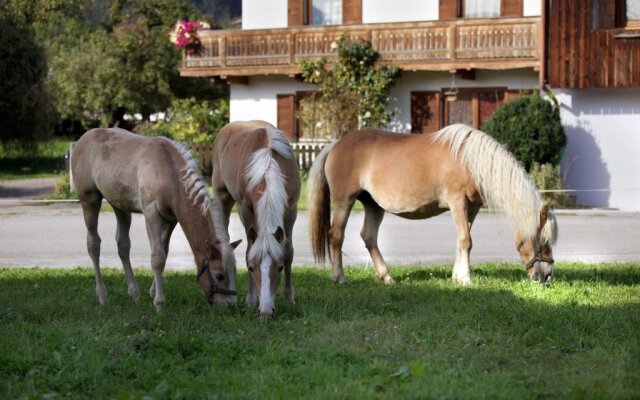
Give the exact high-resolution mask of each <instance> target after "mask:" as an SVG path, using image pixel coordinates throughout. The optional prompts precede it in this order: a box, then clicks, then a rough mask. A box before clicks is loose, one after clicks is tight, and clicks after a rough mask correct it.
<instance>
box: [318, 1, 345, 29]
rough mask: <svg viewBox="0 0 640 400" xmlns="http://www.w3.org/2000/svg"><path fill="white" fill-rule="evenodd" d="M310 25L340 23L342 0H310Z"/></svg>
mask: <svg viewBox="0 0 640 400" xmlns="http://www.w3.org/2000/svg"><path fill="white" fill-rule="evenodd" d="M312 5H313V10H312V12H311V15H312V18H311V23H312V25H340V24H342V0H312Z"/></svg>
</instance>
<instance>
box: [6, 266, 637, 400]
mask: <svg viewBox="0 0 640 400" xmlns="http://www.w3.org/2000/svg"><path fill="white" fill-rule="evenodd" d="M558 271H559V272H558V274H557V279H556V281H555V282H554V283H553V284H552V285H551V286H549V287H543V286H540V285H537V284H534V283H532V282H530V281H528V280H527V279H525V277H524V273H523V272H522V271H521V270H520V268H519V267H518V266H515V265H505V264H499V265H495V264H480V265H478V266H476V267H475V268H474V271H473V277H474V279H475V286H473V287H471V288H462V287H458V286H456V285H454V284H453V283H452V282H451V280H450V273H451V267H450V266H447V267H435V268H425V267H410V268H395V269H392V274H393V275H394V276H395V278H396V284H395V285H392V286H385V285H382V284H380V283H378V282H376V281H374V280H373V277H372V276H373V271H372V269H366V268H350V269H347V276H348V277H349V282H348V283H346V284H344V285H340V286H335V285H334V284H332V283H331V282H330V278H329V277H330V271H329V270H328V269H317V268H298V269H296V270H295V271H294V286H295V288H296V293H297V303H296V304H294V305H290V304H285V303H284V301H283V299H282V295H280V296H279V298H278V305H277V307H278V316H277V317H276V318H275V319H273V320H271V319H261V318H259V317H258V316H257V312H256V310H255V309H253V308H248V307H246V306H245V305H243V304H240V305H238V306H234V307H229V308H227V309H220V308H217V307H215V306H209V305H206V304H205V303H204V301H203V299H202V297H201V295H200V294H199V293H198V289H197V288H196V284H195V280H194V276H193V273H182V272H180V273H179V272H167V273H166V274H165V282H166V291H167V300H168V305H167V309H166V311H165V312H164V313H161V314H157V313H156V312H155V311H154V308H153V306H152V304H151V300H150V299H149V298H148V297H146V296H145V297H144V298H143V300H142V301H141V302H140V303H139V304H133V303H132V302H131V301H130V300H129V298H128V297H127V295H126V285H125V280H124V276H123V273H122V272H121V271H120V270H115V269H106V270H105V273H104V275H105V281H106V285H107V288H108V289H109V295H110V298H109V303H108V305H107V306H106V307H100V306H99V305H98V304H97V301H96V299H95V294H94V280H93V273H92V271H91V270H90V269H86V268H83V269H76V270H40V269H0V305H2V307H0V338H1V339H2V340H1V342H0V397H4V398H17V397H21V396H24V397H30V398H92V397H93V398H122V399H130V398H137V399H140V398H156V399H160V398H285V397H286V398H301V397H304V398H321V399H325V398H416V399H417V398H522V399H534V398H638V397H639V396H640V329H638V327H640V266H638V265H618V264H601V265H584V264H560V265H559V266H558ZM136 273H137V276H138V281H139V283H140V285H141V288H145V289H146V288H148V286H149V285H150V283H151V275H150V273H149V271H148V270H138V271H136ZM238 280H239V284H238V286H239V289H240V292H241V293H243V292H244V291H246V287H247V274H246V271H245V270H241V271H240V272H239V276H238ZM241 300H243V299H241Z"/></svg>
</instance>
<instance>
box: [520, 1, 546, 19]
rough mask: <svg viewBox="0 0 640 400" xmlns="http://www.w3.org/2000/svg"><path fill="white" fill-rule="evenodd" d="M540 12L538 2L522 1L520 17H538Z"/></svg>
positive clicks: (540, 5)
mask: <svg viewBox="0 0 640 400" xmlns="http://www.w3.org/2000/svg"><path fill="white" fill-rule="evenodd" d="M541 10H542V2H541V1H540V0H524V1H523V2H522V15H523V16H525V17H539V16H540V14H541Z"/></svg>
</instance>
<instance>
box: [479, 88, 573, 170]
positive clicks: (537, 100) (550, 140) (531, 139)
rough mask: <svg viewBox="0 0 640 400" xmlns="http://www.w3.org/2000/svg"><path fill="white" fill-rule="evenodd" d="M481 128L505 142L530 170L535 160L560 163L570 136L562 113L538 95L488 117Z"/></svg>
mask: <svg viewBox="0 0 640 400" xmlns="http://www.w3.org/2000/svg"><path fill="white" fill-rule="evenodd" d="M482 130H483V131H484V132H486V133H488V134H489V135H491V136H493V137H494V138H495V139H496V140H497V141H499V142H500V143H502V144H504V145H505V146H506V147H507V149H508V150H509V151H510V152H511V153H513V155H514V156H515V157H516V158H517V159H518V160H519V161H520V162H521V163H522V164H523V165H524V167H525V168H526V170H527V171H530V170H531V167H532V166H533V163H534V162H537V163H539V164H552V165H557V164H559V163H560V158H561V155H562V149H563V148H564V147H565V146H566V145H567V137H566V136H565V134H564V130H563V129H562V125H561V123H560V112H559V110H557V109H554V107H553V106H552V105H551V103H550V102H548V101H547V100H544V99H543V98H541V97H540V96H539V95H538V94H534V95H532V96H523V97H518V98H516V99H514V100H512V101H509V102H508V103H506V104H504V105H503V106H502V107H500V108H498V110H496V112H494V113H493V115H491V117H489V119H488V120H487V121H486V122H485V123H484V125H483V126H482Z"/></svg>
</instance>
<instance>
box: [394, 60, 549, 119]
mask: <svg viewBox="0 0 640 400" xmlns="http://www.w3.org/2000/svg"><path fill="white" fill-rule="evenodd" d="M455 85H456V86H457V87H459V88H463V87H507V88H508V89H535V88H537V87H538V74H537V72H535V71H534V70H533V69H531V68H526V69H515V70H505V71H491V70H476V79H475V80H466V79H460V78H456V80H455ZM451 86H452V85H451V74H450V73H448V72H407V71H403V72H402V76H401V78H400V79H398V81H397V82H396V85H395V86H394V88H393V89H392V90H391V101H390V102H389V107H390V108H391V109H392V110H393V111H394V113H395V115H394V117H393V120H392V121H391V124H390V126H389V128H390V129H392V130H393V131H395V132H411V92H413V91H423V90H440V89H442V88H443V87H451Z"/></svg>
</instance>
